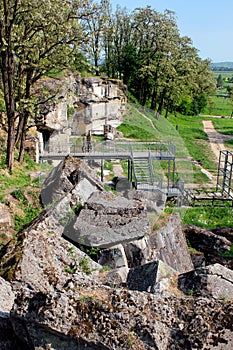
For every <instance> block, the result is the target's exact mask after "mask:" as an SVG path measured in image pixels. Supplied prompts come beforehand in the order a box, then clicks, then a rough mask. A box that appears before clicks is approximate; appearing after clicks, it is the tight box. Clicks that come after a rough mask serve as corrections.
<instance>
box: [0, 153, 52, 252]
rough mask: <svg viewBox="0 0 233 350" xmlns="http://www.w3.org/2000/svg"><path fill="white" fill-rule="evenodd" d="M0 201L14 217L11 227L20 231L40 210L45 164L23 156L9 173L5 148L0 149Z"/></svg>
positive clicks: (0, 239) (2, 237) (1, 239)
mask: <svg viewBox="0 0 233 350" xmlns="http://www.w3.org/2000/svg"><path fill="white" fill-rule="evenodd" d="M0 158H1V162H0V202H1V203H3V204H5V205H7V206H8V207H9V208H10V211H11V213H12V215H13V219H14V227H13V229H14V230H15V231H16V232H17V231H20V230H21V229H22V228H23V227H24V226H25V225H28V224H29V223H30V222H31V221H32V220H33V219H34V218H35V217H36V216H37V215H38V214H39V212H40V211H41V209H42V208H41V205H40V199H39V195H40V186H41V176H43V174H45V172H46V171H47V170H48V169H49V166H48V165H47V164H36V163H35V162H34V161H33V160H31V159H30V158H29V156H27V155H26V156H25V161H24V163H23V164H22V165H19V164H17V162H16V163H15V167H14V171H13V173H12V174H9V172H8V170H7V169H6V167H5V161H4V160H5V149H4V148H2V149H1V151H0ZM6 238H7V237H6V234H5V233H4V230H1V233H0V245H1V244H4V242H5V239H6Z"/></svg>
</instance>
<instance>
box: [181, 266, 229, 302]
mask: <svg viewBox="0 0 233 350" xmlns="http://www.w3.org/2000/svg"><path fill="white" fill-rule="evenodd" d="M178 286H179V288H180V289H181V290H182V291H183V292H185V293H186V294H190V293H192V294H194V295H203V296H206V295H207V296H210V297H211V296H212V297H214V298H233V271H232V270H230V269H228V268H226V267H224V266H222V265H220V264H214V265H209V266H206V267H204V268H198V269H196V270H195V271H192V272H189V273H187V274H183V275H180V276H179V281H178Z"/></svg>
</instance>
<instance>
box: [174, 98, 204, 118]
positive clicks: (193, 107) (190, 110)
mask: <svg viewBox="0 0 233 350" xmlns="http://www.w3.org/2000/svg"><path fill="white" fill-rule="evenodd" d="M206 106H207V98H206V96H205V94H204V93H201V94H200V95H198V96H196V97H195V98H192V99H187V98H186V99H185V98H183V99H182V101H181V103H180V104H179V105H178V106H177V108H176V110H177V111H178V112H180V113H182V114H184V115H197V114H199V113H201V112H202V111H203V110H204V108H205V107H206Z"/></svg>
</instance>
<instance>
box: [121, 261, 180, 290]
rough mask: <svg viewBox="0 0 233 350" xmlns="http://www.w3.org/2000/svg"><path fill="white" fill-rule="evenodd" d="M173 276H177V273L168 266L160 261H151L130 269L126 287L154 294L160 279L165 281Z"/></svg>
mask: <svg viewBox="0 0 233 350" xmlns="http://www.w3.org/2000/svg"><path fill="white" fill-rule="evenodd" d="M174 275H177V271H175V270H174V269H172V268H171V267H170V266H168V265H166V264H165V263H164V262H162V261H153V262H151V263H148V264H145V265H141V266H137V267H135V268H133V269H130V271H129V273H128V277H127V286H128V288H129V289H132V290H138V291H140V292H143V291H145V292H150V293H154V292H155V291H156V287H157V285H158V284H159V282H161V280H162V279H165V278H166V279H167V278H170V277H172V276H174Z"/></svg>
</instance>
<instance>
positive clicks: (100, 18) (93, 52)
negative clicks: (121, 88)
mask: <svg viewBox="0 0 233 350" xmlns="http://www.w3.org/2000/svg"><path fill="white" fill-rule="evenodd" d="M89 6H90V7H89V11H88V13H87V16H85V17H83V20H82V27H83V31H84V33H85V35H86V36H87V38H88V43H89V44H88V45H83V51H84V52H85V53H86V54H87V55H88V58H89V59H90V60H91V61H93V62H94V67H95V73H96V75H99V66H100V62H101V61H102V55H103V52H104V44H103V37H104V35H106V30H107V29H108V23H109V20H110V14H111V7H110V3H109V0H100V2H99V3H98V2H94V1H91V2H90V4H89Z"/></svg>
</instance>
